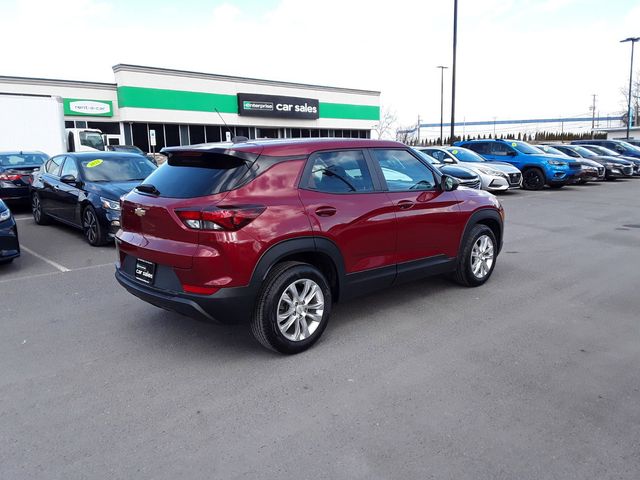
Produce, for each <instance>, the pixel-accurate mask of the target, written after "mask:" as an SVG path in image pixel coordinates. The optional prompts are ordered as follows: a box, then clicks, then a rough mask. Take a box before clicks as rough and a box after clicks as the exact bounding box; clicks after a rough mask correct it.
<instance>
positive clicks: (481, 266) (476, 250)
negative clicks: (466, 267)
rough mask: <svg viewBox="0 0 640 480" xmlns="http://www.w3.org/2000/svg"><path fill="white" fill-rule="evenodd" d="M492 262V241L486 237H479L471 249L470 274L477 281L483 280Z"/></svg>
mask: <svg viewBox="0 0 640 480" xmlns="http://www.w3.org/2000/svg"><path fill="white" fill-rule="evenodd" d="M493 260H494V248H493V240H491V238H490V237H489V236H488V235H481V236H480V237H478V239H477V240H476V241H475V243H474V244H473V248H472V249H471V272H472V273H473V275H474V276H475V277H476V278H477V279H479V280H481V279H483V278H484V277H486V276H487V275H488V274H489V272H490V271H491V267H492V266H493Z"/></svg>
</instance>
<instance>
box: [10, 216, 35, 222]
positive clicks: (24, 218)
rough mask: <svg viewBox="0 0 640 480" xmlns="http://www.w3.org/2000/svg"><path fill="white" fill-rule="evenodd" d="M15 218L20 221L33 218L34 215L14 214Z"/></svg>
mask: <svg viewBox="0 0 640 480" xmlns="http://www.w3.org/2000/svg"><path fill="white" fill-rule="evenodd" d="M13 218H14V219H15V220H16V221H18V220H33V217H32V216H31V215H25V216H24V217H16V216H15V215H14V217H13Z"/></svg>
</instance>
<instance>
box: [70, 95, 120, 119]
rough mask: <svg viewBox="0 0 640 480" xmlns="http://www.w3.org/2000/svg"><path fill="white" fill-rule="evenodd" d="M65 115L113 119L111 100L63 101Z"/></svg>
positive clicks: (72, 99)
mask: <svg viewBox="0 0 640 480" xmlns="http://www.w3.org/2000/svg"><path fill="white" fill-rule="evenodd" d="M63 105H64V114H65V115H85V116H91V117H112V116H113V103H112V102H111V100H88V99H80V98H65V99H63Z"/></svg>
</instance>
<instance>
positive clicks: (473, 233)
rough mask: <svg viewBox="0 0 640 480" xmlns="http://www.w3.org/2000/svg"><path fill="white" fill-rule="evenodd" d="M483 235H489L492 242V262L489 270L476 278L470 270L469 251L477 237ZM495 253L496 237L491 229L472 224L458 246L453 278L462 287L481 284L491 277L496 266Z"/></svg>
mask: <svg viewBox="0 0 640 480" xmlns="http://www.w3.org/2000/svg"><path fill="white" fill-rule="evenodd" d="M485 235H486V236H487V237H489V239H490V240H491V242H492V244H493V262H492V263H491V267H490V269H489V272H488V273H487V274H486V275H484V276H483V277H482V278H478V277H477V276H476V275H475V274H474V273H473V270H472V266H471V265H472V264H471V251H472V250H473V246H474V245H475V243H476V242H477V241H478V239H480V237H482V236H485ZM497 255H498V242H497V241H496V237H495V235H494V234H493V231H492V230H491V229H490V228H489V227H487V226H486V225H480V224H478V225H474V226H473V228H471V230H470V231H469V233H468V235H466V237H465V239H464V241H463V244H462V246H461V248H460V253H459V254H458V264H457V267H456V271H455V272H454V274H453V279H454V280H455V281H456V282H457V283H459V284H460V285H462V286H464V287H478V286H480V285H482V284H483V283H485V282H486V281H487V280H489V278H490V277H491V274H492V273H493V269H494V268H495V266H496V260H497Z"/></svg>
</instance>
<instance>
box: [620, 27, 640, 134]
mask: <svg viewBox="0 0 640 480" xmlns="http://www.w3.org/2000/svg"><path fill="white" fill-rule="evenodd" d="M638 40H640V37H629V38H625V39H624V40H620V43H625V42H631V67H630V68H629V92H628V93H627V96H628V98H629V104H628V105H627V140H629V128H630V127H631V95H632V93H631V87H632V86H633V47H634V45H635V44H636V42H637V41H638Z"/></svg>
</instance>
